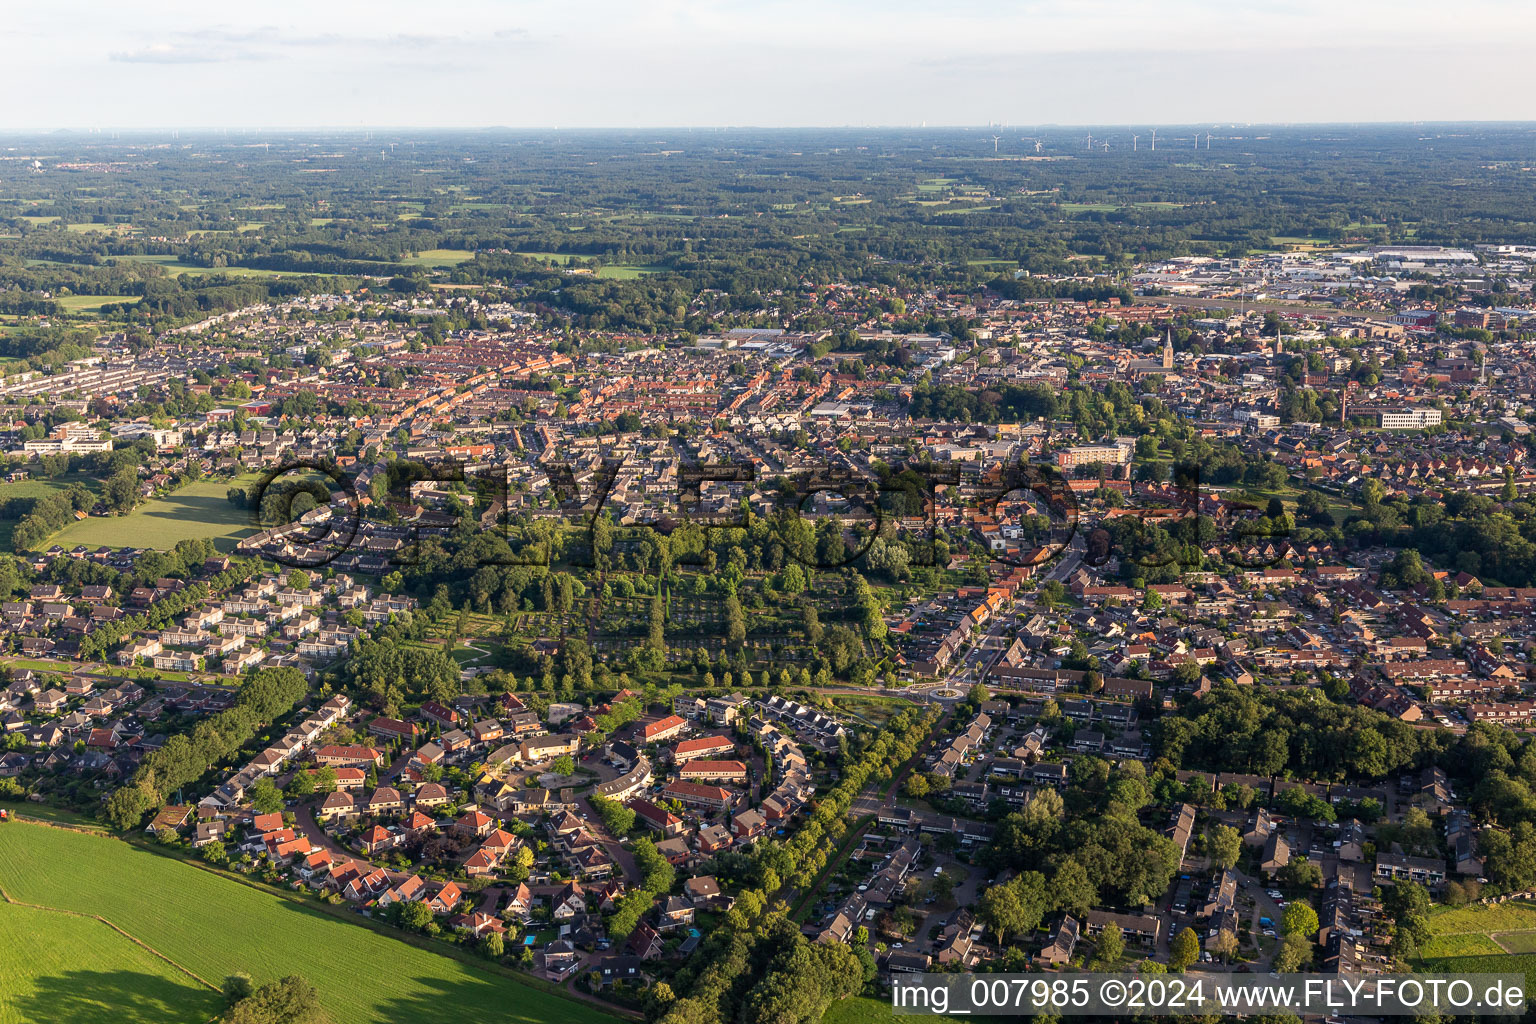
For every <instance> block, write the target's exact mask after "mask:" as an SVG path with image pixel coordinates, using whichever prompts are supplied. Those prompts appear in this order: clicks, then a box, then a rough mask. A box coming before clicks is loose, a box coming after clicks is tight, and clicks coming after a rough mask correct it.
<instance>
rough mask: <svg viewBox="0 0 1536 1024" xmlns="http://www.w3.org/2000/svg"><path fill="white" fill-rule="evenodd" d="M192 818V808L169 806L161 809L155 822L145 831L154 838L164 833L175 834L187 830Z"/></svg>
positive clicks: (177, 805)
mask: <svg viewBox="0 0 1536 1024" xmlns="http://www.w3.org/2000/svg"><path fill="white" fill-rule="evenodd" d="M191 817H192V808H190V807H187V806H184V805H181V804H167V805H165V806H164V807H162V808H160V812H159V813H158V814H156V815H155V817H154V820H152V821H151V822H150V823H149V825H148V826H147V827H146V828H145V829H144V831H146V832H148V833H149V834H150V835H152V836H159V835H161V834H162V833H172V834H174V833H176V832H180V831H181V830H182V829H183V828H185V827H186V824H187V822H188V820H190V819H191Z"/></svg>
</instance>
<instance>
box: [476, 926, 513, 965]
mask: <svg viewBox="0 0 1536 1024" xmlns="http://www.w3.org/2000/svg"><path fill="white" fill-rule="evenodd" d="M506 951H507V945H506V941H505V940H504V939H502V937H501V933H500V932H490V933H489V934H487V935H486V936H485V938H483V939H481V940H480V954H481V955H482V956H484V957H485V958H486V959H487V960H500V959H501V957H502V955H503V954H504V953H506Z"/></svg>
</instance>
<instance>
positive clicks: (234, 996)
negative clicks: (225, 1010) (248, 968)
mask: <svg viewBox="0 0 1536 1024" xmlns="http://www.w3.org/2000/svg"><path fill="white" fill-rule="evenodd" d="M219 989H220V991H222V992H223V993H224V1005H225V1006H234V1005H235V1004H236V1003H238V1002H239V1001H240V1000H242V999H249V998H250V996H251V993H252V992H255V991H256V983H255V982H254V981H252V980H251V976H250V975H249V974H246V973H245V972H244V971H237V972H236V973H234V974H230V975H227V976H226V977H225V978H224V984H222V985H220V986H219Z"/></svg>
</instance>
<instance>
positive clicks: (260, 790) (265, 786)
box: [250, 775, 283, 814]
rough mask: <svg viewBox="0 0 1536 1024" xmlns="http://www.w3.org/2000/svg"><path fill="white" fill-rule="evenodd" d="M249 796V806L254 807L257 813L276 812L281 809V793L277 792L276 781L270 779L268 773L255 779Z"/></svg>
mask: <svg viewBox="0 0 1536 1024" xmlns="http://www.w3.org/2000/svg"><path fill="white" fill-rule="evenodd" d="M250 796H251V806H252V807H254V808H256V813H257V814H276V813H277V812H278V811H280V810H282V809H283V794H282V793H280V792H278V789H277V783H275V782H273V781H272V777H271V776H270V775H263V776H262V777H261V778H259V779H257V780H256V785H254V786H252V787H251V794H250Z"/></svg>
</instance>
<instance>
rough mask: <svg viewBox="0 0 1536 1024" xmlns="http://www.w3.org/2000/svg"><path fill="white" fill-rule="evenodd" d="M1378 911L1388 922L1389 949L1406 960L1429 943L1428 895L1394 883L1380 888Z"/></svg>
mask: <svg viewBox="0 0 1536 1024" xmlns="http://www.w3.org/2000/svg"><path fill="white" fill-rule="evenodd" d="M1381 906H1382V909H1383V910H1385V911H1386V912H1387V914H1388V915H1389V916H1390V917H1391V918H1392V921H1393V925H1394V931H1393V939H1392V946H1393V949H1394V950H1396V952H1397V955H1398V956H1399V957H1400V958H1406V957H1408V956H1411V955H1412V954H1413V951H1414V950H1416V949H1418V948H1419V947H1420V946H1422V945H1423V944H1424V943H1425V942H1426V941H1427V940H1428V939H1429V893H1428V891H1426V890H1425V888H1424V887H1423V886H1422V885H1420V884H1419V883H1417V882H1397V883H1394V884H1393V885H1392V886H1391V887H1389V888H1384V889H1383V890H1382V895H1381Z"/></svg>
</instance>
